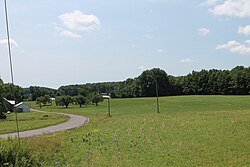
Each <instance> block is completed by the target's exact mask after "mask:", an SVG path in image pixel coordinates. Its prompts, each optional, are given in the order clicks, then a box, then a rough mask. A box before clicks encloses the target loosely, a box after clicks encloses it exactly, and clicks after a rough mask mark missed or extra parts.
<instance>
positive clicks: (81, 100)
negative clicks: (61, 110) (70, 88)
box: [74, 95, 87, 108]
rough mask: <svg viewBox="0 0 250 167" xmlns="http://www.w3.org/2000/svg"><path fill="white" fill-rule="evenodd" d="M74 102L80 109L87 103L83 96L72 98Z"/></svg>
mask: <svg viewBox="0 0 250 167" xmlns="http://www.w3.org/2000/svg"><path fill="white" fill-rule="evenodd" d="M74 102H75V103H76V104H78V105H79V106H80V108H81V107H82V105H85V104H86V103H87V98H86V97H84V96H81V95H79V96H75V97H74Z"/></svg>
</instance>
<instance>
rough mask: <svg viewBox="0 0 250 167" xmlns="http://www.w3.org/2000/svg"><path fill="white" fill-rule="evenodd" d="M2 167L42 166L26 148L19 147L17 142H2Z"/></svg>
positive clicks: (0, 150) (9, 140) (0, 158)
mask: <svg viewBox="0 0 250 167" xmlns="http://www.w3.org/2000/svg"><path fill="white" fill-rule="evenodd" d="M1 166H18V167H29V166H40V165H39V163H38V161H37V160H35V158H34V157H33V156H32V155H31V153H30V151H29V150H28V149H27V147H26V146H22V147H19V146H18V144H17V141H16V140H12V139H8V140H0V167H1Z"/></svg>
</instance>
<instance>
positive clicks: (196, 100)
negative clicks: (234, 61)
mask: <svg viewBox="0 0 250 167" xmlns="http://www.w3.org/2000/svg"><path fill="white" fill-rule="evenodd" d="M155 101H156V100H155V99H154V98H135V99H111V112H112V117H108V116H107V104H106V101H104V102H103V103H101V104H100V105H99V107H95V106H92V105H88V106H87V107H84V108H79V107H78V106H69V108H68V109H64V108H62V107H57V106H51V107H50V106H48V107H44V108H42V110H46V111H57V112H65V113H74V114H78V115H84V116H88V117H89V118H90V122H89V123H88V124H87V125H86V126H84V127H81V128H78V129H74V130H70V131H64V132H59V133H56V134H53V135H47V136H41V137H36V138H30V139H25V140H24V141H23V142H27V143H28V145H29V146H30V149H31V150H33V151H34V153H35V154H37V155H39V154H43V153H44V152H45V154H46V155H44V156H47V157H46V158H45V159H46V161H44V162H43V165H44V166H114V167H116V166H136V167H138V166H157V167H158V166H163V167H165V166H250V96H176V97H161V98H160V112H161V113H160V114H157V113H156V104H155ZM30 105H33V107H35V103H30ZM46 143H47V144H46ZM38 150H40V152H39V151H38Z"/></svg>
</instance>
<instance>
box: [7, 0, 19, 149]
mask: <svg viewBox="0 0 250 167" xmlns="http://www.w3.org/2000/svg"><path fill="white" fill-rule="evenodd" d="M4 9H5V21H6V32H7V40H8V53H9V60H10V75H11V81H12V85H10V89H11V93H12V95H13V100H14V101H15V93H14V88H13V87H14V72H13V64H12V55H11V41H10V31H9V20H8V10H7V1H6V0H4ZM14 110H15V108H14ZM15 114H16V129H17V139H18V144H19V147H20V146H21V144H20V135H19V126H18V118H17V110H15Z"/></svg>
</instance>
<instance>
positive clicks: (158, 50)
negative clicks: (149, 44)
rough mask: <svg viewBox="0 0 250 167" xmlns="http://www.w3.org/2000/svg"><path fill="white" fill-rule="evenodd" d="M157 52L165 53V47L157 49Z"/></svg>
mask: <svg viewBox="0 0 250 167" xmlns="http://www.w3.org/2000/svg"><path fill="white" fill-rule="evenodd" d="M156 52H158V53H164V52H165V50H164V49H157V50H156Z"/></svg>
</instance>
